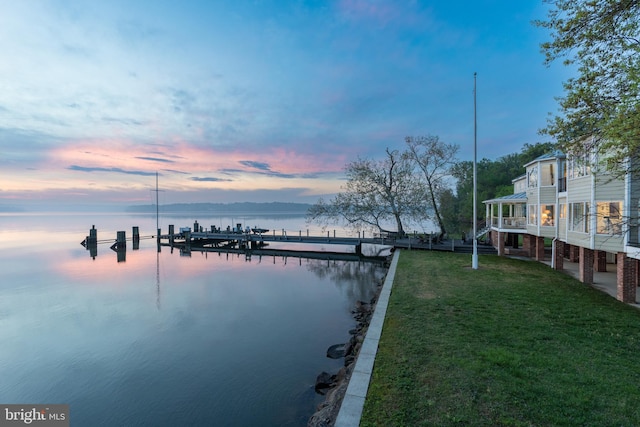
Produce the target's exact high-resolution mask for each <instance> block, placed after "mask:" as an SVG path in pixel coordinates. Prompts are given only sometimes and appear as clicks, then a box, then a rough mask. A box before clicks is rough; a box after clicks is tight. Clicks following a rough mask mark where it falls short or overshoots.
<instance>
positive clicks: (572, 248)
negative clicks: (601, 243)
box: [569, 245, 581, 262]
mask: <svg viewBox="0 0 640 427" xmlns="http://www.w3.org/2000/svg"><path fill="white" fill-rule="evenodd" d="M580 258H581V256H580V247H579V246H576V245H569V261H571V262H578V260H579V259H580Z"/></svg>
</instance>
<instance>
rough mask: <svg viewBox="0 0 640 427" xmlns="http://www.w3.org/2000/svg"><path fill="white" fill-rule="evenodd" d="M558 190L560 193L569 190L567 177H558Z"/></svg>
mask: <svg viewBox="0 0 640 427" xmlns="http://www.w3.org/2000/svg"><path fill="white" fill-rule="evenodd" d="M558 191H559V192H560V193H562V192H565V191H567V178H566V177H562V178H558Z"/></svg>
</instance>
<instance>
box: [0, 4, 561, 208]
mask: <svg viewBox="0 0 640 427" xmlns="http://www.w3.org/2000/svg"><path fill="white" fill-rule="evenodd" d="M545 8H546V6H545V5H544V4H543V3H542V1H506V0H505V1H474V2H444V1H430V2H428V1H386V0H370V1H365V0H342V1H335V2H321V1H289V2H288V1H252V2H250V1H237V2H228V1H143V0H137V1H133V2H132V1H117V0H116V1H114V0H110V1H108V2H105V1H84V0H83V1H73V0H72V1H69V0H60V1H52V0H50V1H46V0H45V1H35V0H25V1H20V2H3V3H2V5H0V52H2V56H3V59H2V61H0V88H1V90H0V93H1V94H2V95H1V96H0V207H2V206H8V205H11V206H31V205H34V204H50V203H53V204H57V205H67V204H68V205H74V204H81V205H95V206H98V207H99V206H105V205H130V204H146V203H151V202H153V197H154V196H153V192H150V191H149V190H150V189H151V188H154V186H155V172H156V171H157V172H158V173H159V174H160V186H161V187H162V188H163V189H165V191H164V192H163V196H162V197H163V199H164V200H163V201H164V202H165V203H177V202H202V201H210V202H233V201H292V202H311V203H313V202H315V201H316V200H317V199H318V197H320V196H324V197H330V195H332V194H334V193H336V192H337V191H339V189H340V186H341V185H342V184H343V183H344V181H343V179H344V176H343V168H344V165H345V164H346V163H348V162H350V161H354V160H356V159H357V158H358V157H369V158H381V157H382V156H383V155H384V150H385V148H387V147H389V148H392V149H394V148H403V145H404V137H405V136H408V135H412V136H419V135H426V134H431V135H438V136H439V137H440V138H441V139H442V140H444V141H445V142H448V143H453V144H458V145H460V147H461V149H460V159H463V160H470V159H472V155H473V73H474V72H477V73H478V81H477V84H478V156H479V157H480V158H482V157H486V158H489V159H496V158H498V157H500V156H502V155H505V154H509V153H514V152H518V151H520V149H521V147H522V145H523V144H525V143H535V142H540V141H544V137H541V136H539V135H538V134H537V131H538V129H539V128H541V127H544V125H545V123H546V118H547V116H548V114H549V113H550V112H555V111H556V110H557V104H556V101H555V100H554V97H557V96H560V95H562V81H563V80H566V78H567V77H568V76H569V74H568V70H566V69H564V68H562V67H561V66H552V67H550V68H547V67H545V66H544V65H543V60H544V57H543V55H542V54H541V53H540V47H539V45H540V43H541V42H542V41H544V40H546V39H547V38H548V37H549V36H548V34H547V33H546V32H545V30H543V29H539V28H536V27H534V26H533V25H532V24H531V21H532V20H534V19H544V17H545V15H546V9H545Z"/></svg>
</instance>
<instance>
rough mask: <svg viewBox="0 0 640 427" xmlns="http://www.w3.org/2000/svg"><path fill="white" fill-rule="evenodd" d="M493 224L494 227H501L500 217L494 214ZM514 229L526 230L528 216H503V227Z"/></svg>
mask: <svg viewBox="0 0 640 427" xmlns="http://www.w3.org/2000/svg"><path fill="white" fill-rule="evenodd" d="M491 225H492V226H493V227H500V218H499V217H497V216H494V217H492V218H491ZM501 228H509V229H514V230H524V229H526V228H527V218H526V217H524V216H510V217H502V227H501Z"/></svg>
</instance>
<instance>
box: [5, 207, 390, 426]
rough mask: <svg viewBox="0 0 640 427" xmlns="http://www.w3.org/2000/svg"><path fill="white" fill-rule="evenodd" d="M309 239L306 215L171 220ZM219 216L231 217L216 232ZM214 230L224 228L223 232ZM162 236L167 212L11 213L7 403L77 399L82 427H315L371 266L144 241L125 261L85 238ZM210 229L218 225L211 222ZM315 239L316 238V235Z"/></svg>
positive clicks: (368, 289) (377, 272) (373, 279)
mask: <svg viewBox="0 0 640 427" xmlns="http://www.w3.org/2000/svg"><path fill="white" fill-rule="evenodd" d="M194 219H198V220H199V222H200V223H201V224H202V225H203V226H210V225H212V224H213V225H216V226H220V225H222V226H223V227H226V225H231V224H234V223H236V222H242V223H243V224H246V225H249V226H254V225H257V226H260V227H264V228H271V229H273V228H276V229H278V230H281V229H282V228H285V229H288V230H291V231H293V230H298V229H299V230H305V229H306V225H305V224H304V219H303V218H291V217H290V218H283V217H270V218H258V217H249V218H247V217H246V216H245V217H242V216H239V217H238V218H231V217H229V218H224V217H223V218H220V217H212V218H168V219H165V218H163V220H162V222H163V223H162V224H161V227H162V229H163V231H166V228H167V225H168V224H174V225H175V226H176V228H179V227H181V226H192V224H193V220H194ZM214 221H216V222H214ZM208 223H210V224H208ZM94 224H95V226H96V228H97V229H98V239H99V240H103V239H115V232H116V231H117V230H125V231H126V232H127V235H128V236H130V233H131V227H132V226H134V225H135V226H139V227H140V232H141V234H142V235H151V234H155V231H154V230H155V217H152V216H151V217H150V216H142V215H141V216H129V215H109V216H107V215H94V214H84V215H70V216H69V215H31V216H25V215H22V216H15V215H0V265H1V267H2V279H1V280H0V342H1V343H2V345H1V346H0V379H1V380H0V402H1V403H68V404H70V407H71V424H72V425H78V426H84V425H91V426H98V425H108V426H115V425H149V426H164V425H167V426H178V425H220V426H254V425H256V426H297V425H305V424H306V421H307V419H308V417H309V416H310V415H311V414H312V413H313V411H314V408H315V406H316V405H317V404H318V403H319V402H320V401H321V399H322V398H321V397H319V396H316V395H315V393H314V391H313V385H314V382H315V378H316V376H317V374H318V373H320V372H321V371H323V370H325V371H328V372H335V371H337V370H338V369H339V368H340V366H341V365H342V360H337V361H336V360H330V359H328V358H326V356H325V354H326V349H327V347H329V346H330V345H332V344H336V343H340V342H345V341H346V340H347V339H348V338H349V335H348V330H349V329H351V328H352V327H353V326H354V324H355V322H354V320H353V318H352V317H351V314H350V310H351V308H352V307H353V305H354V303H355V301H356V300H358V299H362V300H368V299H370V298H371V297H372V295H373V289H374V286H375V285H376V284H377V283H379V282H380V281H381V280H382V278H383V277H384V274H385V272H386V271H385V270H384V269H383V268H382V267H381V266H377V265H374V264H370V263H357V262H344V261H320V260H308V259H302V260H300V259H297V258H288V259H286V258H282V257H272V256H263V257H261V258H258V257H255V256H254V257H252V259H251V260H249V261H248V260H246V259H245V257H244V255H243V256H238V255H228V254H217V253H207V254H202V253H199V252H193V253H192V254H191V256H190V257H187V256H181V255H180V254H179V251H177V250H176V251H174V252H173V253H171V250H170V249H169V248H166V247H163V248H162V250H161V252H160V253H158V252H157V249H156V245H155V240H153V239H150V240H145V239H143V240H141V242H140V249H139V250H133V249H132V246H131V242H129V243H128V247H127V251H126V256H125V260H124V261H122V260H121V262H118V257H117V254H116V253H115V252H113V251H112V250H111V249H109V244H100V245H99V246H98V253H97V256H96V257H95V258H92V257H91V256H90V254H89V251H87V250H85V249H84V248H83V247H82V246H81V245H80V241H82V240H83V239H84V237H85V236H86V235H87V234H88V230H89V228H91V226H92V225H94ZM206 224H208V225H206ZM312 231H313V230H312Z"/></svg>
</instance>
